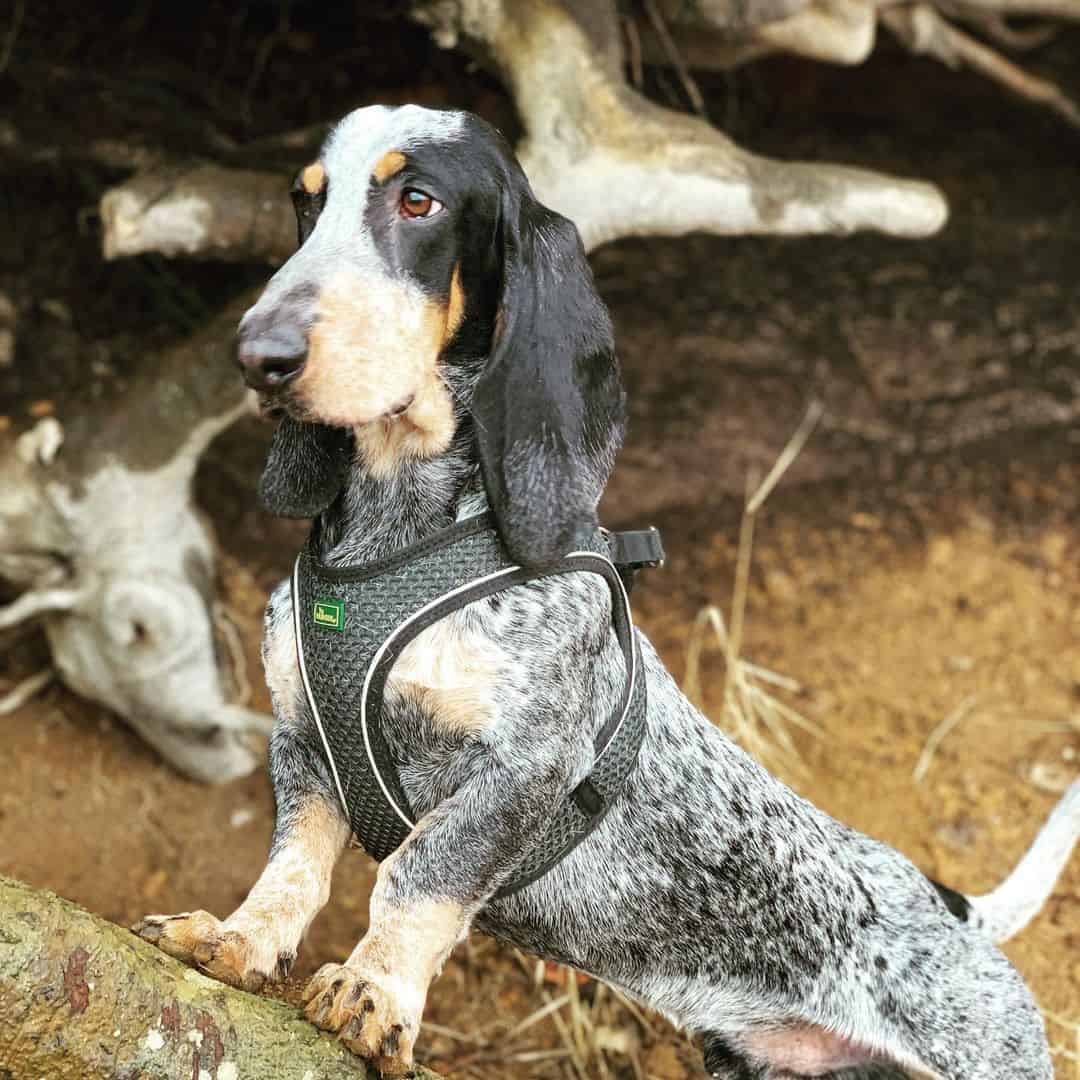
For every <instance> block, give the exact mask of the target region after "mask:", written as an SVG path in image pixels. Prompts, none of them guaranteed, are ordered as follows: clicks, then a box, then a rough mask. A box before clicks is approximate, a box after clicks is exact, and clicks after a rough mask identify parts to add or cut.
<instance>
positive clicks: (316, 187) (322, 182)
mask: <svg viewBox="0 0 1080 1080" xmlns="http://www.w3.org/2000/svg"><path fill="white" fill-rule="evenodd" d="M300 186H301V187H302V188H303V189H304V190H305V191H306V192H307V193H308V194H309V195H318V194H319V192H320V191H322V189H323V188H324V187H326V170H325V169H324V168H323V167H322V165H320V164H319V162H317V161H316V162H313V163H312V164H311V165H306V166H305V167H304V169H303V171H302V172H301V173H300Z"/></svg>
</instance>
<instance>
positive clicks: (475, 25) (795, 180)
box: [414, 0, 947, 247]
mask: <svg viewBox="0 0 1080 1080" xmlns="http://www.w3.org/2000/svg"><path fill="white" fill-rule="evenodd" d="M829 4H830V6H829V8H828V9H827V11H825V10H824V9H823V12H822V13H817V14H813V15H807V14H806V11H805V10H804V11H803V12H801V13H798V14H794V15H791V16H790V18H791V19H795V20H798V19H807V18H809V19H811V20H818V22H821V21H822V20H824V21H826V22H828V21H829V20H830V19H831V20H832V22H831V24H830V25H832V26H833V27H834V28H835V27H838V26H840V25H841V24H842V25H843V27H844V28H845V29H844V34H842V35H841V36H844V35H845V34H846V36H847V38H848V39H850V40H848V41H846V42H845V46H844V47H845V48H854V49H855V51H861V50H865V48H866V37H867V33H868V31H869V36H870V40H872V29H873V27H872V22H873V20H872V19H869V20H868V19H867V18H866V17H865V16H864V15H863V14H862V13H861V11H860V9H859V8H858V6H857V4H855V3H854V0H829ZM571 10H572V11H573V12H577V13H578V14H579V16H580V18H574V17H573V15H572V14H571ZM414 14H415V16H416V17H417V18H419V19H420V20H421V21H423V22H425V23H426V24H427V25H429V26H430V27H432V29H433V32H434V33H435V36H436V40H438V41H440V42H447V43H449V42H456V41H457V40H459V39H460V38H467V39H470V40H472V41H473V42H476V43H478V44H479V46H480V47H481V48H482V49H483V51H484V52H485V53H486V54H487V55H490V56H491V57H492V58H493V60H494V62H495V64H496V65H497V67H498V69H499V71H500V72H501V74H502V77H503V79H504V81H505V82H506V84H507V86H508V87H509V89H510V91H511V93H512V94H513V97H514V101H515V103H516V104H517V107H518V111H519V113H520V115H521V118H522V120H523V122H524V125H525V129H526V138H525V140H524V141H523V143H522V144H521V146H520V147H519V148H518V151H519V154H520V157H521V160H522V164H523V165H524V167H525V171H526V172H527V173H528V175H529V177H530V180H531V182H532V184H533V186H534V187H535V189H536V191H537V193H538V195H539V196H540V198H541V199H542V200H543V201H544V202H546V203H547V204H548V205H550V206H552V207H553V208H555V209H557V210H559V211H560V212H561V213H564V214H566V215H567V216H568V217H570V218H572V219H573V220H574V222H575V223H576V224H577V226H578V229H579V230H580V231H581V234H582V238H583V239H584V241H585V245H586V247H595V246H597V245H598V244H601V243H604V242H605V241H607V240H612V239H615V238H616V237H619V236H626V235H639V236H641V235H668V236H672V235H675V236H677V235H681V234H683V233H688V232H693V231H704V232H712V233H719V234H732V233H779V234H789V235H791V234H801V233H847V232H853V231H855V230H857V229H879V230H881V231H883V232H888V233H893V234H895V235H898V236H925V235H927V234H929V233H932V232H934V231H935V230H937V229H939V228H940V227H941V225H942V224H943V223H944V221H945V218H946V213H947V211H946V206H945V200H944V198H943V197H942V196H941V194H940V192H938V191H937V190H936V189H935V188H933V187H932V186H931V185H929V184H924V183H920V182H918V181H911V180H899V179H894V178H892V177H888V176H883V175H881V174H877V173H872V172H869V171H866V170H863V169H854V168H846V167H844V166H839V165H827V164H816V163H814V164H811V163H802V162H780V161H773V160H770V159H766V158H762V157H758V156H756V155H754V154H751V153H749V152H747V151H745V150H743V149H741V148H740V147H738V146H736V145H735V143H733V142H732V141H731V140H730V139H729V138H727V137H726V136H725V135H723V134H722V133H721V132H719V131H717V130H716V129H715V128H713V127H711V126H710V125H709V124H707V123H706V122H705V121H703V120H701V119H699V118H698V117H694V116H689V115H686V114H684V113H678V112H674V111H672V110H670V109H664V108H661V107H660V106H658V105H655V104H653V103H651V102H649V101H647V100H645V99H644V98H643V97H641V96H640V95H639V94H637V93H635V92H634V91H633V90H631V89H630V88H629V87H628V86H627V85H626V83H625V80H624V78H623V74H622V59H621V44H620V39H619V31H618V24H617V21H616V19H615V11H614V5H613V4H611V3H608V2H599V0H597V2H591V3H583V2H579V3H577V4H571V5H567V6H566V7H563V6H562V5H558V4H551V3H545V2H543V0H454V2H450V0H435V2H432V3H423V2H420V3H417V4H416V5H415V7H414ZM852 28H854V35H853V36H852ZM787 29H788V31H789V33H791V34H794V32H793V31H791V28H790V26H789V27H788V28H787ZM777 33H779V34H781V36H782V35H783V28H782V29H781V30H778V31H777ZM851 40H854V41H856V44H855V45H854V46H852V45H851V44H850V41H851Z"/></svg>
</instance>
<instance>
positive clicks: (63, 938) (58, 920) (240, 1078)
mask: <svg viewBox="0 0 1080 1080" xmlns="http://www.w3.org/2000/svg"><path fill="white" fill-rule="evenodd" d="M375 1075H376V1074H375V1073H374V1072H373V1071H371V1070H369V1069H368V1068H367V1067H366V1066H365V1065H364V1064H363V1063H362V1062H361V1061H359V1060H358V1059H357V1058H355V1057H354V1056H353V1055H352V1054H350V1053H349V1051H348V1050H346V1049H345V1048H344V1047H343V1046H341V1044H340V1043H338V1042H337V1041H336V1040H335V1039H334V1038H333V1037H332V1036H329V1035H324V1034H323V1033H322V1032H320V1031H318V1030H316V1029H315V1028H314V1027H312V1025H311V1024H309V1023H308V1022H307V1021H306V1020H304V1019H303V1017H302V1016H301V1015H300V1014H299V1013H298V1012H297V1011H296V1010H295V1009H292V1008H290V1007H289V1006H288V1005H285V1004H282V1003H281V1002H279V1001H273V1000H270V999H268V998H262V997H255V996H254V995H252V994H246V993H244V992H242V991H240V990H233V989H231V988H230V987H227V986H224V985H222V984H221V983H218V982H214V981H213V980H212V979H208V978H206V977H205V976H203V975H200V974H199V973H198V972H196V971H192V970H190V969H189V968H186V967H184V966H183V965H182V964H180V963H179V962H178V961H176V960H173V959H171V958H170V957H168V956H166V955H165V954H164V953H162V952H158V951H157V950H156V949H154V948H153V947H152V946H150V945H147V944H145V943H144V942H142V941H140V940H139V938H137V937H136V936H135V935H134V934H132V933H131V932H130V931H128V930H126V929H124V928H122V927H119V926H114V925H113V924H112V923H109V922H106V921H105V920H104V919H101V918H98V917H97V916H95V915H91V914H89V913H88V912H86V911H84V910H83V909H82V908H80V907H78V906H76V905H75V904H72V903H70V902H69V901H67V900H62V899H61V898H60V897H58V896H55V895H53V894H52V893H48V892H38V891H36V890H34V889H31V888H29V887H27V886H26V885H22V884H20V883H19V882H16V881H11V880H10V879H8V878H4V877H0V1080H42V1078H47V1080H368V1078H369V1077H371V1078H374V1077H375ZM416 1075H417V1077H418V1080H439V1078H438V1077H436V1076H435V1075H434V1074H433V1073H430V1072H427V1071H426V1070H423V1069H421V1070H419V1071H418V1072H417V1074H416Z"/></svg>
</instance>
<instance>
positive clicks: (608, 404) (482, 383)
mask: <svg viewBox="0 0 1080 1080" xmlns="http://www.w3.org/2000/svg"><path fill="white" fill-rule="evenodd" d="M500 230H501V234H502V235H501V238H500V239H501V251H502V293H501V300H500V303H499V309H498V314H497V316H496V320H495V322H496V329H495V332H494V335H493V341H492V347H491V355H490V357H489V358H488V362H487V366H486V367H485V368H484V371H483V373H482V374H481V376H480V379H479V381H478V383H477V386H476V390H475V395H474V398H473V414H474V416H475V419H476V425H477V440H478V443H479V447H480V459H481V462H482V465H483V470H484V480H485V484H486V486H487V491H488V497H489V499H490V500H491V504H492V509H493V510H494V512H495V516H496V519H497V520H498V524H499V531H500V533H501V535H502V538H503V541H504V542H505V543H506V545H507V547H508V548H509V550H510V553H511V555H512V556H513V557H514V558H515V559H516V560H517V561H518V562H520V563H522V564H525V565H537V564H543V563H548V562H552V561H553V560H555V559H558V558H560V557H561V556H562V555H565V554H566V553H567V552H568V551H572V550H573V549H574V548H575V547H577V546H579V541H580V539H581V537H582V535H584V534H585V532H586V531H587V530H589V529H591V528H592V527H594V526H595V523H596V504H597V503H598V502H599V500H600V495H601V493H602V492H603V490H604V485H605V484H606V483H607V479H608V475H609V473H610V472H611V467H612V465H613V463H614V460H615V454H616V453H617V452H618V449H619V445H620V443H621V442H622V433H623V426H624V411H625V399H624V394H623V389H622V384H621V381H620V379H619V368H618V362H617V361H616V359H615V342H614V337H613V335H612V330H611V319H610V318H609V316H608V312H607V308H605V306H604V304H603V302H602V301H601V299H600V297H599V296H598V295H597V293H596V289H595V286H594V285H593V276H592V270H591V269H590V267H589V264H588V262H587V260H586V258H585V252H584V250H583V249H582V246H581V239H580V237H579V236H578V232H577V229H576V228H575V227H574V225H573V224H572V223H571V222H570V221H568V220H567V219H566V218H564V217H562V216H560V215H559V214H556V213H554V212H553V211H551V210H548V209H547V208H546V207H544V206H541V205H540V204H539V203H538V202H537V201H536V200H535V199H534V198H533V195H532V192H531V191H529V188H528V184H527V182H526V181H525V179H524V176H520V177H517V178H514V177H511V185H510V187H509V190H507V191H506V192H505V193H504V195H503V199H502V216H501V221H500Z"/></svg>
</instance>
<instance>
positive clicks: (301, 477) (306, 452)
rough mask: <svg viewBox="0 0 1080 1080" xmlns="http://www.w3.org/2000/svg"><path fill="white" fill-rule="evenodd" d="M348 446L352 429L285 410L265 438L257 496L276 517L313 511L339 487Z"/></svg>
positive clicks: (310, 514)
mask: <svg viewBox="0 0 1080 1080" xmlns="http://www.w3.org/2000/svg"><path fill="white" fill-rule="evenodd" d="M352 449H353V447H352V435H351V434H350V433H349V431H347V430H346V429H345V428H332V427H326V426H325V425H323V424H305V423H302V422H301V421H299V420H293V419H292V418H291V417H288V416H286V417H285V418H284V419H282V421H281V422H280V423H279V424H278V427H277V431H275V432H274V438H273V441H272V442H271V443H270V453H269V455H268V456H267V459H266V467H265V468H264V469H263V474H262V479H261V480H260V481H259V502H260V503H262V505H263V506H264V507H265V508H266V509H267V510H269V511H270V513H272V514H277V516H278V517H288V518H313V517H317V516H318V515H319V514H321V513H322V512H323V511H324V510H325V509H326V508H327V507H328V506H329V505H330V504H331V503H332V502H333V501H334V500H335V499H336V498H337V496H338V492H340V491H341V488H342V485H343V484H344V483H345V473H346V470H347V469H348V467H349V459H350V456H351V454H352Z"/></svg>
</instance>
